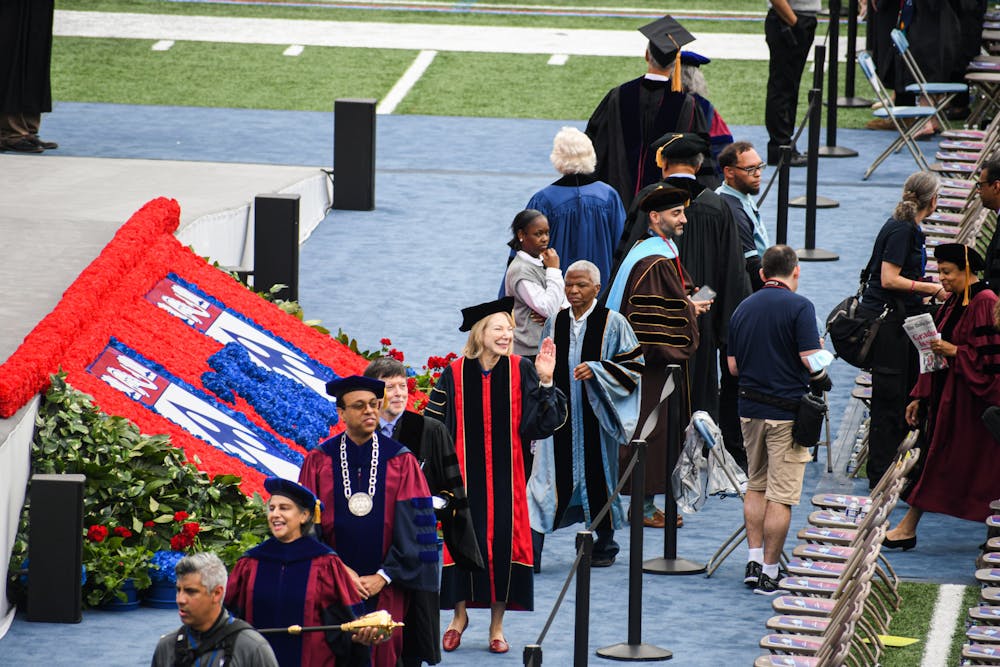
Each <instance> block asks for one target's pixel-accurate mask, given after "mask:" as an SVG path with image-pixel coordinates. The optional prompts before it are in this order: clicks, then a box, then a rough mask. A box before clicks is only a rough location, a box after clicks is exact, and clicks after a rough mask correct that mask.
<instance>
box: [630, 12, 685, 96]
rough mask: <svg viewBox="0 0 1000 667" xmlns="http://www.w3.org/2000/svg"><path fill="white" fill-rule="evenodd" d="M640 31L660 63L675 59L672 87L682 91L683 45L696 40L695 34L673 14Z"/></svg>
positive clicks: (666, 64) (668, 63)
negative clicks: (674, 17)
mask: <svg viewBox="0 0 1000 667" xmlns="http://www.w3.org/2000/svg"><path fill="white" fill-rule="evenodd" d="M639 32H641V33H642V34H643V35H645V36H646V38H647V39H648V40H649V53H650V55H652V56H653V58H655V59H656V61H657V62H658V63H660V65H662V66H663V67H667V66H669V65H670V61H671V60H673V61H674V74H673V76H672V77H671V79H672V81H671V89H672V90H673V91H674V92H680V91H681V59H680V51H681V47H682V46H684V45H685V44H690V43H691V42H693V41H694V35H692V34H691V33H689V32H688V31H687V30H685V29H684V26H682V25H681V24H680V23H678V22H677V21H675V20H674V19H673V17H671V16H664V17H663V18H660V19H656V20H655V21H653V22H652V23H648V24H646V25H644V26H642V27H641V28H639Z"/></svg>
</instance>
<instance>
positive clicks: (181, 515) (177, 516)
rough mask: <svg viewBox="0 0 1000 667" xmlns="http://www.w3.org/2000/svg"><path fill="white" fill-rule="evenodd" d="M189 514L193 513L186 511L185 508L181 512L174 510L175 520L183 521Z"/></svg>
mask: <svg viewBox="0 0 1000 667" xmlns="http://www.w3.org/2000/svg"><path fill="white" fill-rule="evenodd" d="M189 516H191V515H190V514H188V513H187V512H185V511H184V510H180V511H179V512H174V521H183V520H184V519H186V518H188V517H189Z"/></svg>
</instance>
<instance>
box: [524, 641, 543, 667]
mask: <svg viewBox="0 0 1000 667" xmlns="http://www.w3.org/2000/svg"><path fill="white" fill-rule="evenodd" d="M522 657H523V659H524V662H523V663H522V664H523V665H524V667H541V664H542V647H541V646H539V645H538V644H528V645H527V646H525V647H524V653H523V654H522Z"/></svg>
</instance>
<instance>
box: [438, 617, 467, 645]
mask: <svg viewBox="0 0 1000 667" xmlns="http://www.w3.org/2000/svg"><path fill="white" fill-rule="evenodd" d="M468 627H469V620H468V619H466V620H465V627H464V628H462V629H461V630H455V629H451V630H448V631H446V632H445V633H444V636H443V637H441V648H443V649H444V650H445V651H448V652H449V653H450V652H451V651H454V650H455V649H457V648H458V647H459V646H461V645H462V633H463V632H465V631H466V629H468Z"/></svg>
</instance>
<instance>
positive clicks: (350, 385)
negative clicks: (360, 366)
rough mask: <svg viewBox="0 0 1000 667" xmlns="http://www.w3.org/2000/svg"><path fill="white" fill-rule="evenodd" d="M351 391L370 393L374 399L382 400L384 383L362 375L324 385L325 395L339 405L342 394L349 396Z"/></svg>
mask: <svg viewBox="0 0 1000 667" xmlns="http://www.w3.org/2000/svg"><path fill="white" fill-rule="evenodd" d="M352 391H370V392H372V393H373V394H375V398H382V396H384V395H385V383H384V382H382V381H381V380H376V379H375V378H367V377H365V376H364V375H349V376H347V377H345V378H337V379H336V380H330V381H329V382H327V383H326V393H328V394H330V396H334V397H335V398H336V399H337V403H340V400H341V398H343V396H344V394H349V393H351V392H352Z"/></svg>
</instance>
